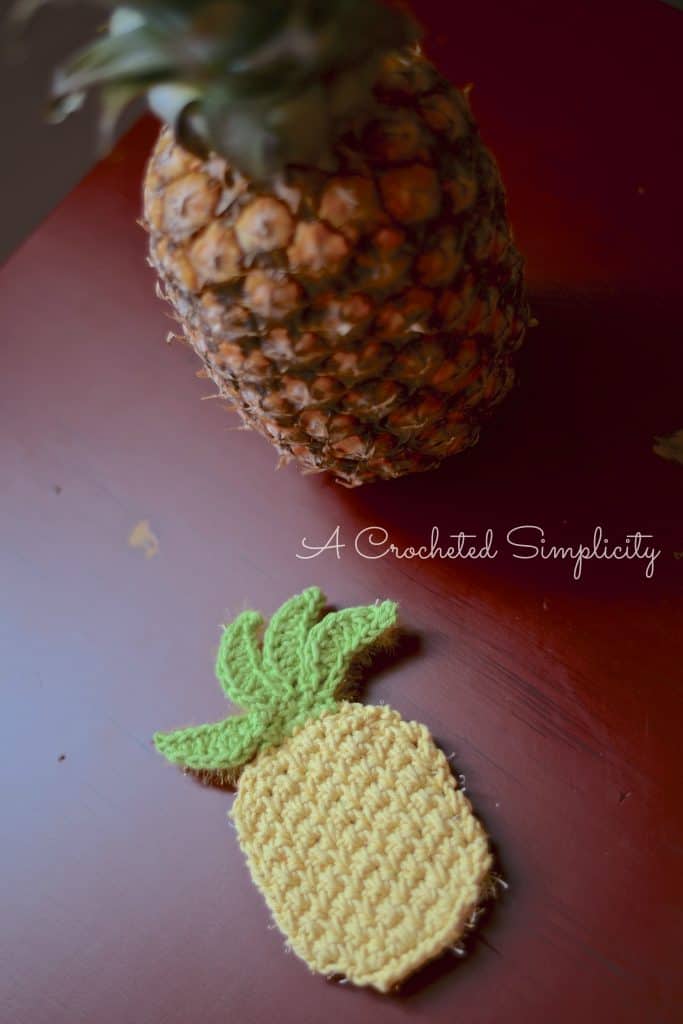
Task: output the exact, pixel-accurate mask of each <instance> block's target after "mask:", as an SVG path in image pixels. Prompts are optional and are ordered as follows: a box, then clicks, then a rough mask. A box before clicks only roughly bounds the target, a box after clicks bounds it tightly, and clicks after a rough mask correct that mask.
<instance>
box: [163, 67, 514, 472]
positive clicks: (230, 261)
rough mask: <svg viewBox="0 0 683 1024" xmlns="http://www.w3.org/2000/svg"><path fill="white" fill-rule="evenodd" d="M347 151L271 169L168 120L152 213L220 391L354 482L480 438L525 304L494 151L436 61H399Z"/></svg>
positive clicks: (173, 280)
mask: <svg viewBox="0 0 683 1024" xmlns="http://www.w3.org/2000/svg"><path fill="white" fill-rule="evenodd" d="M335 155H336V159H337V164H338V166H337V168H336V169H335V170H329V171H322V170H319V169H314V168H308V167H292V168H288V169H287V170H286V172H284V173H283V174H282V175H280V176H279V177H278V178H277V179H275V180H273V181H271V182H269V183H265V184H264V183H255V182H253V181H249V180H247V179H246V178H244V177H243V176H241V175H240V174H239V173H238V172H237V171H235V170H234V169H233V168H231V167H230V166H229V165H228V163H227V161H226V160H224V159H223V158H221V157H218V156H215V155H211V156H209V157H208V158H207V159H206V160H201V159H200V158H198V157H195V156H192V155H191V154H189V153H188V152H186V151H185V150H183V149H181V148H180V147H179V146H178V145H177V144H175V143H174V140H173V136H172V134H171V132H170V131H169V130H168V129H164V130H162V132H161V135H160V137H159V140H158V142H157V145H156V147H155V149H154V152H153V154H152V156H151V159H150V161H149V165H148V169H147V173H146V177H145V184H144V207H145V225H146V227H147V229H148V231H149V234H150V259H151V263H152V264H153V266H154V267H155V268H156V271H157V273H158V275H159V279H160V283H161V290H162V293H163V295H164V296H165V297H166V298H167V299H168V300H169V301H170V302H171V303H172V305H173V307H174V311H175V314H176V316H177V319H178V320H179V322H180V324H181V325H182V328H183V331H184V334H185V336H186V337H187V339H188V340H189V342H190V343H191V345H192V346H193V348H194V349H195V351H196V352H197V354H198V355H199V356H200V358H201V359H202V361H203V363H204V366H205V370H206V372H207V374H208V375H209V376H210V377H211V379H212V380H213V381H214V382H215V384H216V385H217V387H218V390H219V393H220V394H221V395H222V396H223V397H225V398H226V399H228V400H229V401H230V402H231V404H232V405H233V406H234V408H235V409H236V410H237V412H238V413H239V414H240V415H241V417H242V420H243V422H244V423H245V424H246V425H248V426H249V427H253V428H255V429H256V430H258V431H259V432H260V433H261V434H263V435H265V436H266V437H267V438H269V440H271V442H273V444H274V445H275V446H276V447H277V449H278V450H279V452H280V454H281V456H282V458H283V459H284V460H285V461H289V460H290V459H292V458H294V459H296V461H297V462H298V463H299V465H300V467H301V468H302V469H303V470H305V471H309V472H320V471H329V472H331V473H332V474H333V475H334V476H335V478H336V479H337V480H338V481H339V482H341V483H344V484H346V485H348V486H356V485H358V484H363V483H367V482H372V481H374V480H378V479H388V478H392V477H398V476H401V475H404V474H406V473H411V472H416V471H421V470H426V469H431V468H433V467H435V466H437V465H438V464H439V463H440V462H441V461H442V460H443V459H444V458H445V457H447V456H449V455H452V454H455V453H457V452H459V451H462V450H463V449H465V448H467V447H469V446H470V445H472V444H474V443H475V442H476V441H477V439H478V436H479V429H480V425H481V423H482V422H483V421H485V420H486V418H487V417H488V415H489V413H490V411H491V409H492V408H493V407H494V406H495V405H496V404H497V403H498V402H499V401H500V400H501V399H502V398H503V397H504V396H505V395H506V394H507V393H508V392H509V390H510V388H511V387H512V385H513V383H514V379H515V375H514V366H513V356H514V352H515V350H516V349H517V348H518V347H519V345H520V344H521V342H522V340H523V336H524V333H525V330H526V327H527V325H528V321H529V310H528V306H527V301H526V296H525V290H524V282H523V261H522V259H521V257H520V254H519V253H518V251H517V249H516V248H515V246H514V243H513V240H512V235H511V231H510V227H509V223H508V219H507V213H506V201H505V194H504V190H503V186H502V183H501V179H500V175H499V172H498V169H497V167H496V164H495V162H494V160H493V158H492V156H491V155H490V153H489V152H488V150H487V149H486V147H485V146H484V145H483V143H482V142H481V139H480V137H479V132H478V129H477V126H476V123H475V121H474V118H473V116H472V114H471V111H470V109H469V104H468V102H467V99H466V97H465V96H464V94H463V93H462V92H460V91H458V90H457V89H455V88H454V87H452V86H450V85H449V84H448V83H447V82H446V81H445V80H444V79H443V78H441V77H440V76H439V75H438V73H437V72H436V71H435V69H434V68H433V66H432V65H431V64H430V63H429V62H428V61H426V60H424V59H423V58H422V57H420V56H419V55H410V56H404V55H395V56H392V57H391V58H388V59H387V60H385V62H384V65H383V68H382V71H381V73H380V75H379V78H378V80H377V83H376V86H375V107H374V109H373V110H372V111H371V112H370V113H369V115H368V118H367V120H366V121H365V122H364V123H363V124H362V125H360V126H359V127H358V128H357V130H356V131H354V132H351V131H350V132H349V133H348V134H346V135H343V136H341V137H340V138H339V139H338V141H337V145H336V153H335Z"/></svg>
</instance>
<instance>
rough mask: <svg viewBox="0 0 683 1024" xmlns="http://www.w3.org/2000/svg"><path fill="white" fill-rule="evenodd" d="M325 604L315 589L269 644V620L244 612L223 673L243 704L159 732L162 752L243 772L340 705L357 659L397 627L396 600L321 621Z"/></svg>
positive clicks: (283, 612) (288, 610) (285, 608)
mask: <svg viewBox="0 0 683 1024" xmlns="http://www.w3.org/2000/svg"><path fill="white" fill-rule="evenodd" d="M324 604H325V598H324V595H323V594H322V593H321V592H320V591H319V590H318V588H317V587H310V588H309V589H308V590H305V591H304V592H303V593H302V594H299V595H297V596H295V597H293V598H290V600H289V601H286V602H285V604H283V605H282V607H281V608H280V609H279V610H278V611H277V612H276V613H275V615H274V616H273V618H272V621H271V624H270V626H269V627H268V629H267V631H266V634H265V637H264V643H263V650H261V646H260V643H259V637H260V632H261V627H262V625H263V619H262V618H261V616H260V615H259V614H258V612H251V611H249V612H243V613H242V614H241V615H239V616H238V617H237V618H236V619H235V621H234V622H233V623H232V624H231V625H230V626H227V627H226V628H225V630H224V632H223V637H222V639H221V643H220V647H219V650H218V657H217V659H216V675H217V677H218V679H219V681H220V683H221V686H222V687H223V690H224V692H225V693H226V694H227V695H228V696H229V697H230V698H231V699H232V700H233V701H235V702H236V703H237V704H239V705H240V706H241V707H243V708H246V709H248V713H247V714H244V715H234V716H233V717H231V718H227V719H225V720H224V721H222V722H217V723H215V724H213V725H200V726H197V727H193V728H188V729H179V730H178V731H176V732H170V733H156V735H155V736H154V743H155V746H156V748H157V750H158V751H159V753H160V754H163V755H164V757H166V758H167V759H168V760H169V761H172V762H173V763H175V764H181V765H185V766H186V767H188V768H191V769H192V770H194V771H206V772H216V771H225V772H229V773H232V774H235V775H236V774H237V769H239V768H241V767H242V766H243V765H244V764H246V763H247V762H248V761H250V760H251V758H252V757H254V755H255V754H256V753H257V752H258V751H260V750H264V749H266V748H267V747H272V746H276V745H277V744H279V743H281V742H282V740H283V739H284V738H285V737H286V736H289V735H290V734H291V733H292V731H293V730H294V729H295V728H297V727H298V726H302V725H305V724H306V722H307V721H309V720H310V719H311V718H316V717H317V716H319V715H320V714H322V713H323V711H328V710H333V709H334V708H335V707H336V703H337V701H336V694H337V691H338V690H339V688H340V687H341V685H342V684H343V682H344V680H345V677H346V675H347V673H348V671H349V668H350V666H351V662H352V661H353V659H354V658H356V657H357V656H358V655H359V654H361V653H363V651H365V650H366V649H367V648H368V647H370V646H371V645H372V644H375V643H377V642H378V641H379V640H380V639H381V638H382V637H383V636H384V635H385V634H386V633H388V632H389V631H390V630H391V629H392V627H393V626H395V624H396V612H397V609H396V605H395V604H394V602H393V601H384V602H383V603H382V604H375V605H370V606H369V607H365V608H348V609H346V610H344V611H340V612H332V613H330V614H329V615H327V616H325V618H323V619H322V621H321V622H317V621H316V620H317V618H318V616H319V615H320V612H321V611H322V609H323V607H324Z"/></svg>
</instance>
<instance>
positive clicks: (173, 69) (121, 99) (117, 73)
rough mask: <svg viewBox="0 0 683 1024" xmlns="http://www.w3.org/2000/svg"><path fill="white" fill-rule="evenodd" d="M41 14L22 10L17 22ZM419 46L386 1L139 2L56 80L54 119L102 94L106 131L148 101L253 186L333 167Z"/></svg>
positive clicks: (28, 3) (25, 2) (28, 7)
mask: <svg viewBox="0 0 683 1024" xmlns="http://www.w3.org/2000/svg"><path fill="white" fill-rule="evenodd" d="M42 2H47V0H19V2H18V4H17V6H16V7H15V17H17V18H21V17H28V16H30V15H31V14H32V13H34V11H35V10H36V9H37V8H38V7H39V6H41V3H42ZM93 2H96V3H98V5H100V3H103V4H104V6H105V7H106V6H107V4H106V2H104V0H93ZM417 34H418V33H417V29H416V26H415V24H414V22H413V21H412V20H411V19H409V18H408V17H407V16H406V15H405V14H404V13H402V12H401V11H399V10H398V8H396V7H395V6H393V5H390V4H389V3H388V2H387V3H384V2H382V0H259V2H255V0H133V2H132V3H130V4H127V5H126V6H125V7H120V8H116V9H115V10H114V13H113V15H112V17H111V19H110V27H109V32H108V33H107V34H106V35H105V36H102V37H98V38H97V39H96V40H95V41H94V42H92V43H91V44H90V45H88V46H86V47H84V48H83V49H81V50H80V51H79V52H78V53H76V54H75V55H74V56H73V57H72V58H71V59H70V60H68V61H67V62H65V64H64V65H62V67H60V68H59V69H58V70H57V72H56V73H55V76H54V82H53V90H52V93H53V110H54V111H56V112H57V113H58V114H60V115H62V116H65V115H66V114H67V113H69V112H71V111H72V110H74V109H76V108H77V107H78V106H79V105H80V103H81V102H82V96H83V94H84V92H85V91H86V90H89V89H93V88H98V89H100V91H101V92H102V95H103V97H104V104H103V110H104V116H105V119H106V120H107V122H108V124H107V127H109V124H110V123H111V121H112V119H113V117H114V115H116V116H118V113H119V112H120V110H121V108H122V106H124V105H125V103H126V102H128V100H130V99H133V98H135V97H136V96H138V95H140V94H147V96H148V99H149V102H150V105H151V106H152V109H154V110H155V111H157V112H158V113H159V115H160V116H161V117H162V118H163V119H167V120H168V121H169V123H170V124H171V126H172V127H173V128H174V130H175V131H176V133H177V135H178V138H179V141H180V142H181V144H183V145H187V146H188V147H189V148H191V149H194V150H196V151H198V152H201V153H202V155H203V154H204V153H205V152H208V151H211V150H213V151H215V152H218V153H220V154H222V155H224V156H225V157H227V158H228V159H229V160H231V161H232V162H233V163H234V164H235V165H236V166H237V167H238V168H239V169H240V170H242V171H243V172H244V173H246V174H248V175H250V176H252V177H255V178H263V177H267V176H269V175H270V174H272V173H274V172H276V171H277V170H278V169H280V168H281V167H283V166H285V165H286V164H287V163H297V162H306V163H318V164H319V165H321V166H326V165H327V164H328V163H329V159H330V152H331V142H332V139H333V138H334V136H335V133H336V132H338V131H339V130H341V129H342V128H343V126H344V125H345V124H346V123H347V122H349V119H350V118H352V117H354V116H356V114H357V113H358V112H359V111H363V110H364V109H369V108H371V105H372V84H373V80H374V73H375V70H376V64H377V60H378V59H379V58H380V57H381V55H382V54H384V53H387V52H390V51H394V50H398V49H401V48H404V47H406V46H408V45H410V44H411V43H414V42H415V41H416V39H417Z"/></svg>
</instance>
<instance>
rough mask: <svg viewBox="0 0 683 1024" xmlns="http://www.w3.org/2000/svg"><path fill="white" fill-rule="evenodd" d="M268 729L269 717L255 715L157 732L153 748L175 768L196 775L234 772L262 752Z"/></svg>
mask: <svg viewBox="0 0 683 1024" xmlns="http://www.w3.org/2000/svg"><path fill="white" fill-rule="evenodd" d="M267 727H268V721H267V716H265V715H264V714H262V713H260V712H257V711H252V712H249V714H247V715H234V716H233V717H232V718H226V719H225V720H224V721H222V722H216V723H215V724H211V725H198V726H195V727H191V728H188V729H178V730H176V731H175V732H157V733H155V734H154V746H155V747H156V748H157V750H158V751H159V753H160V754H163V755H164V757H165V758H167V760H169V761H171V762H173V764H180V765H183V766H184V767H186V768H191V769H192V770H193V771H200V772H201V771H206V772H216V771H232V770H235V769H237V768H241V767H242V765H244V764H246V763H247V761H250V760H251V758H252V757H253V756H254V754H255V753H256V752H257V750H259V748H260V747H261V740H262V736H263V733H264V731H265V730H266V729H267Z"/></svg>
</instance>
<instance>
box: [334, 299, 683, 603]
mask: <svg viewBox="0 0 683 1024" xmlns="http://www.w3.org/2000/svg"><path fill="white" fill-rule="evenodd" d="M531 302H532V308H533V311H534V314H535V315H536V316H537V318H538V320H539V326H538V327H536V328H534V329H533V330H531V331H530V333H529V336H528V338H527V340H526V342H525V345H524V346H523V348H522V349H521V351H520V355H519V362H518V370H519V385H518V387H517V389H516V391H515V392H513V394H511V395H510V396H509V397H508V398H507V399H506V401H505V402H504V403H503V404H502V405H501V406H500V407H499V408H497V409H496V410H494V414H493V416H492V418H491V420H490V422H489V423H487V424H485V426H484V427H483V429H482V436H481V440H480V441H479V443H478V444H477V445H476V446H475V447H473V448H471V449H469V450H468V451H466V452H463V453H461V454H458V455H454V456H452V457H451V458H449V459H447V460H446V461H445V462H444V463H443V464H442V465H441V467H439V469H437V470H433V471H431V472H427V473H424V474H422V475H420V476H417V475H412V476H406V477H402V478H400V479H397V480H391V481H387V482H382V483H376V484H371V485H367V486H365V487H360V488H357V489H355V490H350V491H349V490H344V489H342V488H340V487H337V486H336V485H334V484H332V483H330V482H328V481H321V482H320V484H319V485H320V487H321V489H324V491H325V500H326V501H329V502H331V503H334V504H335V505H337V506H338V507H339V508H340V509H341V510H343V512H345V513H346V516H347V517H348V519H349V520H350V525H347V526H346V529H347V530H351V531H353V530H354V529H355V530H361V529H363V528H365V527H367V526H370V525H375V524H377V525H380V526H382V527H384V528H385V529H386V530H387V531H388V533H389V535H390V540H391V541H392V542H393V543H395V544H396V545H397V546H399V547H406V546H419V545H422V544H425V543H426V544H427V545H428V544H429V540H430V531H431V529H432V527H433V526H435V525H436V526H438V527H439V529H440V532H441V538H442V540H443V541H445V540H447V538H448V534H449V533H454V532H455V533H457V532H459V531H461V530H462V531H464V532H465V533H471V534H476V535H477V537H478V538H482V537H483V534H484V533H485V531H486V530H487V529H488V528H491V529H493V531H494V535H495V539H496V542H497V544H496V546H497V547H499V548H501V549H502V550H501V551H500V553H499V557H498V558H497V559H495V560H488V561H477V562H473V561H470V562H465V561H457V562H447V563H444V562H439V561H438V560H433V561H429V560H425V561H421V562H420V563H419V573H420V575H421V576H423V577H424V578H428V577H430V576H433V575H434V574H438V573H442V572H444V571H448V572H449V574H451V575H455V574H457V575H458V576H459V577H461V578H462V579H463V580H464V581H466V582H471V583H473V584H475V585H476V584H477V582H478V581H481V582H482V583H484V584H486V585H487V586H491V585H492V584H493V585H494V586H498V585H504V586H509V585H513V586H514V588H515V589H516V590H519V589H522V590H526V591H530V590H537V589H538V588H539V587H543V589H544V590H545V591H546V592H547V591H551V592H555V593H556V592H558V591H562V592H570V591H572V590H574V591H575V589H576V586H575V581H574V580H573V579H572V578H571V570H569V571H565V569H566V565H565V566H560V565H558V564H556V563H555V562H552V561H545V562H543V561H540V560H537V561H529V562H528V561H517V560H514V559H512V557H511V556H510V554H509V551H508V550H507V547H506V534H507V531H508V530H509V529H511V528H512V527H515V526H519V525H523V524H539V525H540V526H542V527H543V529H544V530H545V532H546V535H547V539H548V542H549V543H560V544H576V543H586V542H587V540H590V538H591V537H592V531H593V530H594V528H595V527H596V526H597V525H603V526H604V527H605V528H606V530H607V532H608V533H609V535H610V536H611V537H612V539H613V540H614V541H621V540H622V539H623V537H624V535H625V533H627V532H632V531H633V530H634V529H639V530H642V531H645V532H654V533H655V534H656V537H657V541H658V543H659V546H660V547H661V546H662V545H664V546H666V544H667V542H668V541H670V546H671V547H673V548H675V543H676V535H677V526H678V522H677V520H678V517H677V516H676V509H677V508H679V507H680V500H681V478H680V475H679V473H678V467H676V466H672V465H670V464H667V463H666V462H665V460H663V459H661V458H658V457H657V456H656V455H655V454H654V452H653V438H654V437H655V436H656V435H657V434H658V433H661V432H662V431H664V432H666V430H667V429H669V428H670V427H671V424H672V423H673V422H674V420H677V418H680V374H681V372H682V371H683V366H682V354H681V348H680V343H679V340H678V338H677V335H676V330H677V329H676V326H675V325H676V323H677V314H676V311H675V309H674V306H673V299H672V300H669V299H668V298H667V297H665V296H662V297H660V298H658V301H657V302H653V301H652V298H651V297H648V296H645V295H638V294H626V293H623V292H616V291H614V292H613V291H608V290H603V291H600V290H596V291H592V292H588V291H586V292H562V291H559V290H557V291H551V290H549V291H546V292H543V293H542V294H536V295H535V296H532V300H531ZM643 338H647V339H648V346H649V348H648V357H647V359H648V366H652V365H656V366H659V367H660V368H662V369H663V370H664V372H663V373H660V374H659V375H658V377H657V381H656V386H654V385H652V384H651V382H650V379H649V378H648V376H647V374H646V373H644V368H643V365H642V360H643V352H642V344H643ZM678 532H679V531H678ZM481 543H483V540H480V541H479V546H480V545H481ZM664 562H665V560H664V559H660V565H659V567H658V576H659V582H660V585H666V586H667V587H675V586H676V584H677V581H676V579H675V575H674V570H675V566H673V565H665V564H664ZM669 562H673V560H672V559H671V558H669ZM389 563H391V559H390V558H387V559H385V564H387V566H388V564H389ZM591 568H594V567H591ZM588 575H589V582H588V583H587V582H586V581H585V580H584V581H583V582H582V590H583V591H584V592H585V591H586V589H587V588H588V587H589V586H590V587H592V588H594V589H595V590H596V591H597V592H599V593H601V594H605V595H606V596H610V595H614V596H617V595H621V594H623V591H624V587H625V586H626V587H629V586H632V585H634V586H638V585H640V583H641V579H640V576H639V573H638V572H637V571H636V572H634V566H633V565H632V564H629V563H628V562H611V563H609V565H607V563H603V565H602V566H600V567H598V568H597V569H595V571H592V572H591V573H590V574H588Z"/></svg>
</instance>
